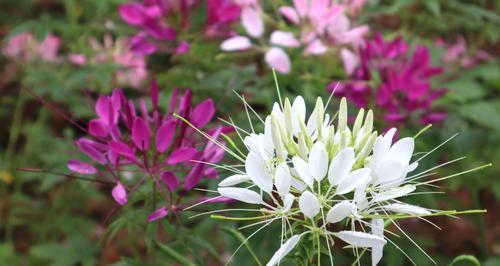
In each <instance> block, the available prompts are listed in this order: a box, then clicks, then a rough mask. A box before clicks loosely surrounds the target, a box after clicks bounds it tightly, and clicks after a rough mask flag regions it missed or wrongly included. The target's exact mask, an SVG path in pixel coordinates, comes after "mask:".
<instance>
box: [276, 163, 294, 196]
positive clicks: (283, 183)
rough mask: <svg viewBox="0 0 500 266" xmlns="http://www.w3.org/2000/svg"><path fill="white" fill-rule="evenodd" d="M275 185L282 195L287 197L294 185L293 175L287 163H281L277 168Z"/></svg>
mask: <svg viewBox="0 0 500 266" xmlns="http://www.w3.org/2000/svg"><path fill="white" fill-rule="evenodd" d="M275 185H276V189H277V190H278V193H279V194H280V195H282V196H283V195H287V194H288V193H289V192H290V186H291V185H292V175H291V174H290V169H289V168H288V165H287V164H286V163H280V164H279V165H278V167H276V176H275Z"/></svg>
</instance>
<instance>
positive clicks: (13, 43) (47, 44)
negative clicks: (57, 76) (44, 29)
mask: <svg viewBox="0 0 500 266" xmlns="http://www.w3.org/2000/svg"><path fill="white" fill-rule="evenodd" d="M60 45H61V41H60V39H59V37H56V36H54V35H52V34H48V35H47V36H45V38H44V39H43V40H42V42H39V41H38V40H37V39H36V38H35V37H34V36H33V35H32V34H31V33H30V32H23V33H20V34H18V35H16V36H14V37H12V38H10V39H9V40H8V41H7V43H6V44H5V46H4V47H3V48H2V53H3V54H4V55H5V56H6V57H7V58H11V59H17V60H21V61H32V60H42V61H46V62H51V63H55V62H58V61H59V57H58V55H57V53H58V52H59V47H60Z"/></svg>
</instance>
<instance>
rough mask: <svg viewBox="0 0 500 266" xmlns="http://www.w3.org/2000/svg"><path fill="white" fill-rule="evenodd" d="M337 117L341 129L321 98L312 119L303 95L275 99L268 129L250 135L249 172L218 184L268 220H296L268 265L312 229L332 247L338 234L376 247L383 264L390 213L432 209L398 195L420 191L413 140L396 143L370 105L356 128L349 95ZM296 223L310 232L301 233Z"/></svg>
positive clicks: (374, 255) (374, 250) (373, 250)
mask: <svg viewBox="0 0 500 266" xmlns="http://www.w3.org/2000/svg"><path fill="white" fill-rule="evenodd" d="M337 115H338V117H337V120H338V122H337V125H336V126H334V125H333V122H332V120H333V119H331V118H330V116H329V115H328V114H325V106H324V104H323V101H322V100H321V98H318V100H317V102H316V106H315V108H314V110H313V111H312V113H311V115H310V116H309V117H308V118H307V117H306V106H305V103H304V99H303V98H302V97H300V96H299V97H297V98H295V100H294V101H293V104H292V103H291V102H290V101H289V100H288V99H285V101H284V103H283V105H280V104H278V103H275V105H274V107H273V111H272V113H271V115H269V116H267V117H266V119H265V123H264V125H265V127H264V133H259V134H257V133H251V134H250V135H248V136H247V137H245V139H244V143H245V145H246V147H247V148H248V154H247V156H246V159H245V171H242V172H239V173H237V174H235V175H233V176H230V177H228V178H226V179H225V180H223V181H222V182H221V183H220V184H219V188H218V191H219V193H220V194H221V195H222V196H225V197H228V198H232V199H235V200H238V201H242V202H246V203H250V204H258V205H260V206H259V207H260V208H261V211H262V212H263V213H265V217H266V218H269V219H268V220H269V222H271V221H274V220H278V219H286V221H287V223H283V224H285V225H286V224H289V225H290V226H289V230H286V229H285V230H284V232H285V233H284V236H282V245H281V247H280V248H279V250H278V251H276V253H275V254H274V256H273V257H272V258H271V260H270V261H269V262H268V264H267V265H276V264H278V263H279V262H280V261H281V260H282V259H283V257H285V256H286V255H287V254H288V253H289V252H291V251H292V250H293V249H294V247H295V246H296V245H297V244H298V243H299V242H300V240H301V239H302V238H303V237H304V236H305V235H307V234H312V235H317V236H318V239H319V236H321V237H324V238H325V239H326V241H325V243H327V247H328V250H329V251H330V245H331V244H332V243H333V238H338V239H341V240H342V241H344V242H346V243H347V244H349V245H350V247H352V248H363V249H370V250H371V253H372V265H376V264H377V263H378V262H379V261H380V259H381V257H382V249H383V247H384V245H385V244H386V242H387V240H386V238H385V237H384V219H383V218H384V217H386V216H387V215H390V214H406V215H410V216H420V215H426V214H430V211H429V210H427V209H425V208H422V207H418V206H414V205H409V204H406V203H402V202H401V201H399V200H398V199H400V198H401V197H403V196H406V195H408V194H410V193H412V192H413V191H414V190H415V186H414V185H411V184H409V183H410V182H409V180H407V174H408V173H410V172H412V171H413V170H415V169H416V168H417V165H418V164H417V163H416V162H414V163H411V162H410V161H411V158H412V155H413V150H414V140H413V138H402V139H400V140H398V141H396V142H395V143H394V144H393V137H394V134H395V133H396V129H391V130H389V131H388V132H386V133H385V134H383V135H380V136H378V134H377V131H374V129H373V113H372V111H371V110H369V111H368V112H366V115H365V112H364V110H363V109H361V110H360V111H359V113H358V115H357V117H356V120H355V122H354V124H353V126H352V128H350V127H349V126H348V123H347V120H348V116H347V103H346V100H345V98H344V99H342V100H341V103H340V109H339V112H338V114H337ZM290 218H293V219H290ZM340 222H343V223H344V224H346V225H348V227H349V228H350V230H345V231H330V230H331V229H330V228H332V226H330V224H335V223H340ZM293 223H299V224H301V225H302V226H301V227H300V228H303V229H304V230H302V231H300V233H297V231H298V229H296V228H297V226H291V224H293ZM349 225H350V226H349ZM292 228H295V229H294V231H295V233H292V230H291V229H292ZM286 235H288V236H289V237H286ZM284 238H287V240H286V241H285V240H284ZM319 243H320V241H319V240H318V245H319ZM330 258H331V256H330Z"/></svg>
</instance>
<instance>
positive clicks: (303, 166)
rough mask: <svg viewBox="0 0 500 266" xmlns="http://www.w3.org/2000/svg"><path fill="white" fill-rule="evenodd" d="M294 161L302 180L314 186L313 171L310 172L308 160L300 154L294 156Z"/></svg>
mask: <svg viewBox="0 0 500 266" xmlns="http://www.w3.org/2000/svg"><path fill="white" fill-rule="evenodd" d="M292 163H293V167H294V168H295V171H297V174H299V177H300V178H301V179H302V181H304V183H306V185H308V186H309V187H311V188H312V187H313V184H314V179H313V177H312V175H311V173H309V166H308V165H307V163H306V161H304V160H303V159H302V158H300V157H298V156H295V157H293V158H292Z"/></svg>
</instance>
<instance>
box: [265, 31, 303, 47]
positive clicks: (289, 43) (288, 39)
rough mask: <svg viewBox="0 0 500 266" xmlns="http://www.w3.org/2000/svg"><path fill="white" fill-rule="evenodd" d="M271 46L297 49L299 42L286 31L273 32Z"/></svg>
mask: <svg viewBox="0 0 500 266" xmlns="http://www.w3.org/2000/svg"><path fill="white" fill-rule="evenodd" d="M270 42H271V44H275V45H281V46H284V47H299V46H300V42H299V40H297V39H296V38H295V36H293V33H292V32H286V31H279V30H277V31H273V33H271V39H270Z"/></svg>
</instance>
